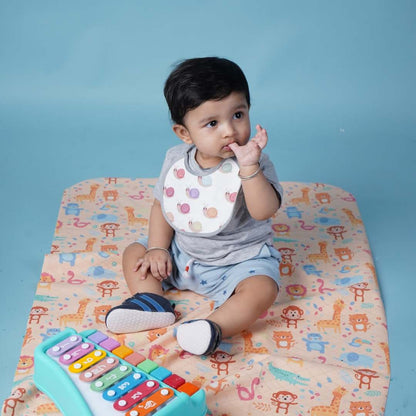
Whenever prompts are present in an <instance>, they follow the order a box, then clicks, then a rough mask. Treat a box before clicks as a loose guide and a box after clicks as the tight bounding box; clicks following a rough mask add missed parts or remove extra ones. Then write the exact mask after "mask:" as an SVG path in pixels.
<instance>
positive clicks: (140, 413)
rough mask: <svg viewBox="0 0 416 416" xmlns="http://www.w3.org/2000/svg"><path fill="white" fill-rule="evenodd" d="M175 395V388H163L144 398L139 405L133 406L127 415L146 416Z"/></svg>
mask: <svg viewBox="0 0 416 416" xmlns="http://www.w3.org/2000/svg"><path fill="white" fill-rule="evenodd" d="M173 396H174V393H173V390H171V389H168V388H161V389H160V390H158V391H157V392H156V393H153V394H152V395H151V396H149V397H148V398H147V399H145V400H143V401H142V402H141V403H139V404H138V405H137V406H135V407H133V409H131V410H130V411H129V412H127V413H126V416H145V415H148V414H149V413H151V412H153V411H154V410H156V409H157V408H158V407H160V406H161V405H163V404H164V403H166V402H167V401H168V400H169V399H170V398H171V397H173Z"/></svg>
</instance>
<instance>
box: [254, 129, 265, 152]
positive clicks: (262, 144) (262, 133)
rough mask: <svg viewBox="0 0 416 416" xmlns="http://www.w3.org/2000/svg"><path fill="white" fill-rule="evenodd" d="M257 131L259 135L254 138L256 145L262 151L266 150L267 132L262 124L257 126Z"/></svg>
mask: <svg viewBox="0 0 416 416" xmlns="http://www.w3.org/2000/svg"><path fill="white" fill-rule="evenodd" d="M256 129H257V134H256V136H255V137H254V139H255V141H256V143H257V144H258V145H259V147H260V148H261V149H264V148H265V147H266V144H267V140H268V137H267V131H266V129H264V128H263V127H261V126H260V124H257V126H256Z"/></svg>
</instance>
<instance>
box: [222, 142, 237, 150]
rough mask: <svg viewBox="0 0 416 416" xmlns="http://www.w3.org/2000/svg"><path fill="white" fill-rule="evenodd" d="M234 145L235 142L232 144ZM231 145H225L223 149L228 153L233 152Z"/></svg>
mask: <svg viewBox="0 0 416 416" xmlns="http://www.w3.org/2000/svg"><path fill="white" fill-rule="evenodd" d="M232 143H235V142H232ZM232 143H230V144H232ZM230 144H227V145H225V146H224V147H223V150H225V151H226V152H232V151H233V150H232V149H231V147H230Z"/></svg>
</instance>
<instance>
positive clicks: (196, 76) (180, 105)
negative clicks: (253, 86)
mask: <svg viewBox="0 0 416 416" xmlns="http://www.w3.org/2000/svg"><path fill="white" fill-rule="evenodd" d="M232 92H241V93H243V94H244V95H245V97H246V100H247V105H248V106H249V107H250V92H249V88H248V83H247V79H246V77H245V75H244V73H243V71H242V70H241V68H240V67H239V66H238V65H237V64H235V63H234V62H232V61H229V60H228V59H224V58H217V57H206V58H193V59H187V60H185V61H182V62H180V63H179V64H178V65H177V66H176V67H175V68H174V70H173V71H172V72H171V74H170V75H169V77H168V79H167V80H166V83H165V88H164V94H165V98H166V101H167V103H168V106H169V110H170V115H171V118H172V121H173V122H174V123H177V124H183V119H184V117H185V114H186V113H187V112H188V111H189V110H192V109H194V108H196V107H198V106H199V105H201V104H202V103H203V102H205V101H208V100H221V99H223V98H225V97H227V96H228V95H230V94H231V93H232Z"/></svg>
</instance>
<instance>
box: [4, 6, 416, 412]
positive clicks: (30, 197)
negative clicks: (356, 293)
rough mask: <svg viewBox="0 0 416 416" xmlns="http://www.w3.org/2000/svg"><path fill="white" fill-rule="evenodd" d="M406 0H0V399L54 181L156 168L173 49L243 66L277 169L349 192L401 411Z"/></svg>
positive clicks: (45, 232)
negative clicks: (384, 322) (378, 298)
mask: <svg viewBox="0 0 416 416" xmlns="http://www.w3.org/2000/svg"><path fill="white" fill-rule="evenodd" d="M415 4H416V3H414V2H412V1H400V0H398V1H397V0H396V1H381V0H370V1H366V0H348V1H342V2H341V1H336V0H328V1H311V0H305V1H295V0H293V1H277V0H268V1H262V0H259V1H256V2H254V1H218V0H210V1H209V2H202V1H183V0H176V1H174V2H172V1H167V0H166V1H162V0H152V1H150V0H149V1H139V0H137V1H104V0H101V1H85V0H83V1H74V0H72V1H59V0H53V1H44V0H39V1H30V0H28V1H16V0H15V1H5V0H1V1H0V140H1V150H0V169H1V181H0V198H1V200H0V201H1V202H0V209H1V213H0V218H1V221H2V227H1V240H0V241H1V246H0V256H1V259H0V272H1V284H2V286H1V292H2V295H1V314H0V330H1V339H2V347H1V354H0V356H1V359H0V360H1V367H0V374H1V375H0V393H1V397H0V399H4V398H5V397H7V396H8V395H9V393H10V391H11V389H12V378H13V373H14V369H15V367H16V364H17V361H18V356H19V352H20V347H21V343H22V339H23V335H24V331H25V327H26V320H27V317H28V313H29V310H30V308H31V305H32V300H33V296H34V293H35V289H36V284H37V281H38V278H39V275H40V271H41V267H42V261H43V256H44V254H45V253H47V252H48V250H49V247H50V243H51V239H52V235H53V233H54V228H55V221H56V218H57V213H58V209H59V203H60V200H61V196H62V192H63V190H64V188H66V187H68V186H70V185H72V184H74V183H76V182H78V181H81V180H84V179H88V178H94V177H102V176H121V177H123V176H124V177H154V176H157V174H158V172H159V168H160V165H161V162H162V159H163V155H164V151H165V149H166V148H168V147H169V146H171V145H173V144H175V143H177V140H176V139H175V137H174V136H173V135H172V133H171V131H170V124H169V118H168V112H167V108H166V105H165V103H164V99H163V95H162V88H163V82H164V80H165V78H166V76H167V75H168V73H169V71H170V69H171V65H172V64H173V63H174V62H176V61H177V60H179V59H183V58H188V57H194V56H206V55H219V56H225V57H228V58H230V59H232V60H235V61H236V62H237V63H239V64H240V66H241V67H242V68H243V70H244V71H245V73H246V75H247V78H248V80H249V83H250V86H251V93H252V97H253V102H252V111H251V117H252V121H253V123H261V124H263V125H264V126H265V127H266V128H267V129H268V132H269V137H270V142H269V144H268V147H267V151H268V153H269V154H270V155H271V157H272V158H273V160H274V161H275V165H276V168H277V170H278V173H279V176H280V179H281V180H283V181H307V182H325V183H329V184H333V185H337V186H340V187H342V188H344V189H346V190H348V191H350V192H352V193H353V194H354V195H355V196H356V198H357V200H358V204H359V207H360V210H361V214H362V217H363V219H364V222H365V224H366V229H367V233H368V237H369V240H370V244H371V248H372V250H373V255H374V259H375V262H376V267H377V271H378V276H379V281H380V285H381V288H382V292H383V298H384V301H385V307H386V313H387V319H388V324H389V333H390V347H391V360H392V382H391V389H390V394H389V398H388V403H387V410H386V414H387V415H388V416H390V415H400V416H403V415H414V414H415V411H416V395H415V386H416V382H415V376H416V374H415V361H416V360H415V353H414V344H415V343H416V324H415V315H416V314H415V307H414V304H415V300H414V299H415V291H416V276H415V272H414V266H411V264H412V263H413V262H414V261H413V260H414V257H415V252H416V251H415V249H416V247H415V232H416V227H415V215H414V206H415V203H416V196H415V194H416V193H415V185H416V174H415V166H416V163H415V162H416V158H415V151H416V145H415V142H416V140H415V135H416V134H415V132H416V120H415V108H416V98H415V97H416V88H415V86H416V80H415V73H416V68H415V62H416V59H415V57H416V47H415V46H416V25H415V21H416V7H415Z"/></svg>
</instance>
